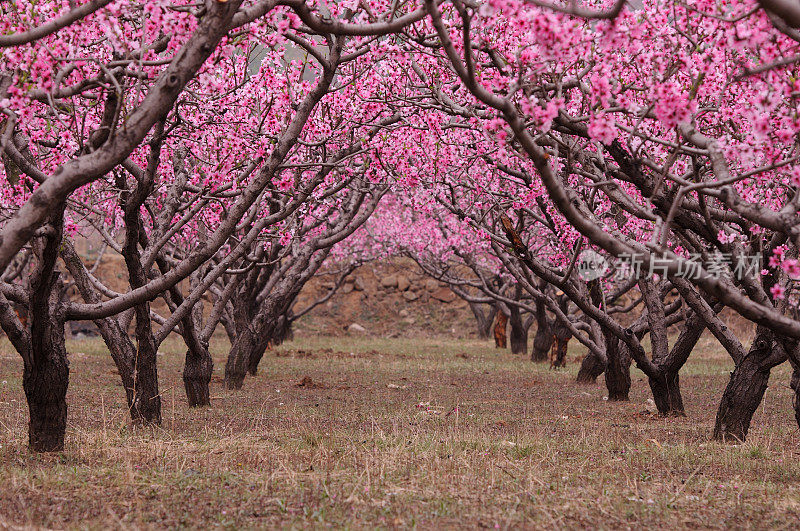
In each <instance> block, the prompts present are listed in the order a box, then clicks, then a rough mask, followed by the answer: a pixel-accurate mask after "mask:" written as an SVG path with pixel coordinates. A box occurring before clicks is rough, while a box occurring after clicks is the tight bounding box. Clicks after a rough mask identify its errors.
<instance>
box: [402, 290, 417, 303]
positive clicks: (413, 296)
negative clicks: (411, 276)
mask: <svg viewBox="0 0 800 531" xmlns="http://www.w3.org/2000/svg"><path fill="white" fill-rule="evenodd" d="M403 298H404V299H405V300H407V301H408V302H411V301H415V300H417V299H418V298H419V295H417V294H416V293H414V292H413V291H404V292H403Z"/></svg>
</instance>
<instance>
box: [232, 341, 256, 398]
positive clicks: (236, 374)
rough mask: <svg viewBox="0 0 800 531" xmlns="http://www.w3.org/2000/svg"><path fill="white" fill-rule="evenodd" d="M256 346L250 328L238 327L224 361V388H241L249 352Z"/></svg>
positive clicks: (247, 364)
mask: <svg viewBox="0 0 800 531" xmlns="http://www.w3.org/2000/svg"><path fill="white" fill-rule="evenodd" d="M255 346H256V339H255V334H254V333H253V331H252V329H250V328H249V327H248V328H239V330H238V331H237V333H236V340H235V341H234V342H233V345H231V351H230V352H229V353H228V361H227V362H226V363H225V388H226V389H241V388H242V384H243V383H244V377H245V376H246V375H247V369H248V367H249V363H250V354H251V353H252V352H253V349H254V348H255Z"/></svg>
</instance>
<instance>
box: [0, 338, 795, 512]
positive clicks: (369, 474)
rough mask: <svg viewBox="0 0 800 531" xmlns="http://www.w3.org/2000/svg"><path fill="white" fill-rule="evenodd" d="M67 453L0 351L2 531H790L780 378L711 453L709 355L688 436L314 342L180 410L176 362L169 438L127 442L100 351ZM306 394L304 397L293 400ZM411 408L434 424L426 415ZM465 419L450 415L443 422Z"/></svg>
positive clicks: (450, 353)
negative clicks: (325, 529) (36, 447)
mask: <svg viewBox="0 0 800 531" xmlns="http://www.w3.org/2000/svg"><path fill="white" fill-rule="evenodd" d="M69 350H70V352H71V353H72V354H71V358H72V359H71V361H72V365H71V369H72V381H71V386H70V392H69V404H70V410H69V413H70V419H69V431H68V434H67V435H68V442H67V449H66V451H65V452H64V453H62V454H59V455H33V454H30V453H29V452H28V451H27V449H26V445H25V442H26V441H25V437H26V434H25V432H26V422H27V417H26V415H27V411H26V407H25V402H24V396H23V393H22V391H21V384H20V374H21V363H20V362H19V360H18V359H17V357H16V356H15V355H13V354H11V351H10V349H9V347H8V344H7V343H2V344H0V382H2V383H0V444H2V448H0V484H1V485H2V486H0V527H3V526H9V527H12V526H26V525H33V526H46V527H55V528H63V527H88V528H97V527H106V526H111V527H115V526H119V527H200V526H202V527H206V526H219V527H265V526H289V527H321V526H326V525H336V526H342V525H347V526H350V527H357V528H361V527H374V526H383V527H389V526H395V525H402V526H419V527H423V528H431V527H442V526H445V527H456V526H457V527H462V526H463V527H478V526H483V527H488V528H498V527H499V528H506V527H551V526H569V527H584V526H591V527H601V528H628V527H650V526H657V525H660V526H668V527H703V528H705V527H718V528H723V527H744V528H748V527H756V528H762V527H795V526H796V525H797V522H798V518H800V489H798V479H800V465H799V464H798V459H797V457H798V455H799V454H800V447H799V446H798V442H799V441H798V435H797V428H796V426H795V425H794V424H793V420H792V416H791V409H790V392H789V390H788V389H787V386H786V383H787V382H788V373H787V371H786V369H785V368H780V369H779V370H777V371H776V373H775V375H774V379H773V385H772V386H771V387H770V389H769V391H768V393H767V397H766V400H765V403H764V405H763V406H762V407H761V408H760V409H759V411H758V412H757V413H756V418H755V421H754V426H753V429H752V432H751V437H750V440H749V441H748V443H747V444H745V445H742V446H725V445H718V444H715V443H710V442H708V436H709V433H710V430H711V428H712V426H713V416H714V412H715V409H716V403H717V400H718V397H719V395H720V393H721V391H722V389H723V387H724V385H725V383H726V380H727V374H728V371H729V370H730V368H731V367H730V365H731V364H730V362H729V361H728V360H726V359H725V358H724V357H722V356H720V355H719V349H718V348H717V347H716V346H715V345H714V344H713V343H712V342H711V341H710V340H704V342H703V343H702V344H701V347H700V348H699V349H698V352H696V353H695V356H694V357H693V358H692V360H691V361H690V362H689V365H688V366H687V367H686V369H685V370H684V373H683V377H682V378H683V379H682V382H683V387H684V390H685V400H686V402H687V406H688V413H689V417H688V418H686V419H677V420H674V419H670V420H664V419H660V418H658V417H655V416H654V415H652V414H651V413H648V412H647V407H648V406H647V398H648V396H649V395H648V389H647V385H646V382H645V381H644V380H643V378H642V375H641V373H639V372H638V371H634V389H633V393H632V401H631V402H630V403H625V404H619V403H609V402H607V401H604V400H603V396H604V392H603V391H604V389H603V387H602V385H600V386H590V387H582V386H578V385H576V384H575V383H573V379H574V376H575V371H576V370H577V367H576V363H575V362H574V360H575V359H577V356H578V355H579V352H578V351H577V350H576V351H574V352H572V351H571V353H570V358H571V360H572V363H571V366H570V369H569V370H568V371H562V372H552V371H549V370H548V369H547V367H546V366H544V365H532V364H531V363H529V362H526V361H525V360H523V359H520V358H519V357H514V356H511V355H510V354H507V353H501V352H498V351H495V350H494V349H493V348H490V346H489V345H488V344H486V343H479V342H474V341H473V342H469V341H454V340H439V341H437V340H415V341H414V342H413V343H409V342H405V341H403V340H400V339H395V340H372V339H349V338H342V339H326V338H318V339H310V338H302V339H299V340H297V341H295V342H292V343H289V344H287V345H284V346H283V347H281V348H280V349H278V351H277V354H279V355H277V356H276V355H275V354H269V355H267V357H266V358H265V359H264V361H263V362H262V367H263V369H262V372H261V374H259V375H258V376H257V377H256V378H249V379H248V380H246V382H245V388H244V389H243V390H242V391H241V392H239V393H229V392H225V391H222V390H221V385H220V384H221V382H220V379H219V375H220V374H221V369H222V364H223V357H224V353H225V345H224V344H223V343H221V342H220V343H218V344H215V345H213V350H214V353H215V358H216V361H217V368H216V370H215V379H214V382H213V383H212V385H213V391H212V394H213V404H214V405H213V407H212V408H210V409H203V410H189V409H188V408H187V407H186V405H185V402H184V397H183V390H182V388H181V383H180V363H181V355H182V353H183V349H182V348H181V347H180V344H179V343H178V342H176V341H173V340H170V341H169V342H168V343H166V344H165V346H164V347H163V350H164V352H165V355H164V356H163V357H162V358H161V381H162V386H163V397H164V424H163V427H162V428H160V429H156V430H133V429H132V428H130V427H129V425H128V423H127V419H126V412H125V410H124V403H123V394H122V390H121V388H120V387H119V381H118V376H117V375H116V374H115V371H114V368H113V364H112V363H111V361H110V359H109V357H108V355H107V354H106V353H105V349H104V348H103V346H102V342H100V341H98V340H87V341H81V342H74V343H71V344H70V345H69ZM306 376H307V377H309V378H310V380H305V384H304V385H303V386H302V387H298V386H297V385H296V384H297V383H298V382H301V381H302V380H303V379H304V377H306ZM420 403H425V404H426V405H424V406H422V407H420V406H419V404H420ZM456 408H457V412H456V411H455V409H456Z"/></svg>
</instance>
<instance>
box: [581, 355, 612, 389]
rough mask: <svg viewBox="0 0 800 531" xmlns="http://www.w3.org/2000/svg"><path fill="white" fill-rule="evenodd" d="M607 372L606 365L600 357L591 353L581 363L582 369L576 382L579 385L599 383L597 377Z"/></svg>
mask: <svg viewBox="0 0 800 531" xmlns="http://www.w3.org/2000/svg"><path fill="white" fill-rule="evenodd" d="M605 370H606V364H605V362H604V361H603V360H602V359H601V358H600V356H598V355H597V354H595V353H594V352H592V351H589V353H588V354H586V357H584V358H583V361H582V362H581V368H580V369H579V370H578V377H577V378H576V380H575V381H576V382H577V383H579V384H593V383H597V377H598V376H600V375H601V374H603V372H604V371H605Z"/></svg>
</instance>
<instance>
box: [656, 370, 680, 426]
mask: <svg viewBox="0 0 800 531" xmlns="http://www.w3.org/2000/svg"><path fill="white" fill-rule="evenodd" d="M648 382H649V383H650V390H651V391H652V392H653V401H654V402H655V404H656V409H657V410H658V414H659V415H661V416H662V417H684V416H686V412H685V410H684V408H683V397H682V396H681V386H680V380H679V378H678V371H663V375H662V378H660V379H654V378H648Z"/></svg>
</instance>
